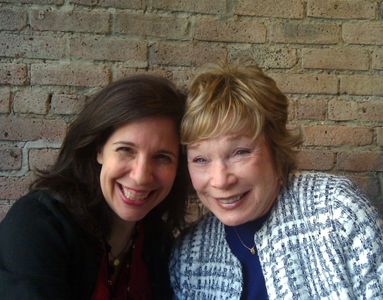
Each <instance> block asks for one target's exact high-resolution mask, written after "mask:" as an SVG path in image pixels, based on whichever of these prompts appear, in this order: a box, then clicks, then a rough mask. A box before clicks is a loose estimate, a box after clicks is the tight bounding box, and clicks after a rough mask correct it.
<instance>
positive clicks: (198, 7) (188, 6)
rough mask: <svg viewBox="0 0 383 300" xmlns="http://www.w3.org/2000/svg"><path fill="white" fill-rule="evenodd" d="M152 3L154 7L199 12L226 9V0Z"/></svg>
mask: <svg viewBox="0 0 383 300" xmlns="http://www.w3.org/2000/svg"><path fill="white" fill-rule="evenodd" d="M151 3H152V6H153V7H154V8H158V9H163V10H171V11H185V12H198V13H204V14H223V13H225V11H226V1H225V0H210V1H206V0H194V1H179V0H152V1H151Z"/></svg>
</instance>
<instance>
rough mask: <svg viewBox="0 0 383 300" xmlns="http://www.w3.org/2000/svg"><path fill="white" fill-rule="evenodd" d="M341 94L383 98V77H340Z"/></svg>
mask: <svg viewBox="0 0 383 300" xmlns="http://www.w3.org/2000/svg"><path fill="white" fill-rule="evenodd" d="M340 93H341V94H349V95H371V96H383V76H380V75H350V76H341V77H340Z"/></svg>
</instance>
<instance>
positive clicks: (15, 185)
mask: <svg viewBox="0 0 383 300" xmlns="http://www.w3.org/2000/svg"><path fill="white" fill-rule="evenodd" d="M33 179H34V177H33V174H31V173H29V174H27V175H26V176H20V177H19V176H10V177H0V195H1V198H2V199H6V200H17V199H18V198H20V197H21V196H23V195H24V194H26V193H27V192H28V187H29V185H30V184H31V183H32V181H33Z"/></svg>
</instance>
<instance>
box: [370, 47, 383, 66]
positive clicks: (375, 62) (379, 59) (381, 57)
mask: <svg viewBox="0 0 383 300" xmlns="http://www.w3.org/2000/svg"><path fill="white" fill-rule="evenodd" d="M372 67H373V68H374V69H376V70H383V49H376V50H375V51H374V53H373V55H372Z"/></svg>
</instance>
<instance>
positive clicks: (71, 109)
mask: <svg viewBox="0 0 383 300" xmlns="http://www.w3.org/2000/svg"><path fill="white" fill-rule="evenodd" d="M85 101H86V97H85V96H80V95H68V94H59V95H57V94H54V95H53V96H52V100H51V111H52V112H53V113H54V114H57V115H71V114H77V113H79V112H80V111H81V109H82V108H83V106H84V103H85Z"/></svg>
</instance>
